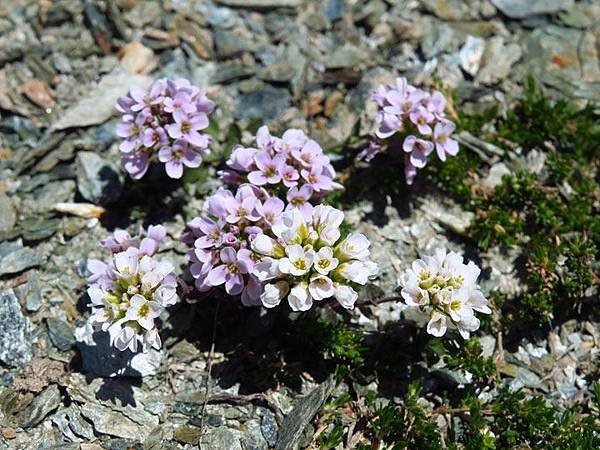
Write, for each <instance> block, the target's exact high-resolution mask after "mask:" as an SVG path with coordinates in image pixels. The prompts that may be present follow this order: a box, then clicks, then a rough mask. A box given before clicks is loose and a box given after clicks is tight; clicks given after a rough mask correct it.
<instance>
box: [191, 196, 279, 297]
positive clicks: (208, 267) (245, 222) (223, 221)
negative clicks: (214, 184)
mask: <svg viewBox="0 0 600 450" xmlns="http://www.w3.org/2000/svg"><path fill="white" fill-rule="evenodd" d="M284 206H285V205H284V202H283V201H282V200H280V199H279V198H276V197H271V196H269V194H268V193H267V192H266V191H264V190H263V189H260V188H258V187H256V186H253V185H251V184H243V185H241V186H239V187H238V189H237V191H236V192H235V193H232V192H231V191H230V190H228V189H220V190H218V191H217V192H216V193H215V194H213V195H212V196H210V197H209V198H208V199H207V201H206V202H205V207H204V211H203V214H202V215H201V216H199V217H196V218H194V219H193V220H192V221H191V222H189V223H188V230H189V231H188V232H187V233H186V234H185V235H184V236H183V238H182V239H183V241H184V242H185V243H187V244H188V246H189V247H190V251H189V252H188V255H189V258H190V272H191V274H192V276H193V277H194V279H195V286H196V288H197V289H198V290H199V291H200V292H206V291H208V290H210V289H212V288H214V287H218V286H223V287H224V288H225V292H227V294H229V295H232V296H237V295H241V300H242V303H243V304H244V305H246V306H250V305H257V304H260V302H259V295H260V293H261V289H262V286H261V283H260V282H259V281H258V280H257V279H256V278H255V277H253V276H252V275H251V274H252V271H253V269H254V265H255V262H256V258H257V255H255V254H254V253H253V252H252V249H251V246H250V243H251V242H252V241H253V240H254V238H255V237H256V236H257V235H259V234H261V233H263V232H267V231H268V230H269V229H270V228H271V227H272V226H273V225H274V224H275V223H277V222H278V221H279V220H280V218H281V214H282V212H283V210H284Z"/></svg>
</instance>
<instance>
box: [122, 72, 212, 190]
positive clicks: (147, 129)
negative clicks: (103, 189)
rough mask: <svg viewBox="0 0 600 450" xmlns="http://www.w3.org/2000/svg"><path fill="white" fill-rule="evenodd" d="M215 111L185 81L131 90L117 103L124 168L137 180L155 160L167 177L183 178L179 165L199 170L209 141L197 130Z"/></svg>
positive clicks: (206, 99) (198, 91)
mask: <svg viewBox="0 0 600 450" xmlns="http://www.w3.org/2000/svg"><path fill="white" fill-rule="evenodd" d="M214 109H215V104H214V102H212V101H211V100H209V99H208V98H207V97H206V95H205V94H204V93H202V92H201V91H200V90H199V89H198V88H197V87H195V86H192V85H191V84H190V82H189V81H187V80H185V79H177V80H167V79H164V78H163V79H160V80H157V81H155V82H154V84H153V85H152V87H151V88H150V91H147V90H145V89H142V88H140V87H134V88H132V89H131V90H130V91H129V94H128V95H127V96H125V97H120V98H119V100H118V101H117V110H118V111H119V112H121V113H122V114H123V116H122V118H121V122H120V123H119V124H118V125H117V135H118V136H119V137H120V138H121V144H120V146H119V149H120V150H121V161H122V163H123V167H124V168H125V170H126V171H127V172H128V173H129V174H130V175H131V177H132V178H134V179H139V178H141V177H143V176H144V174H145V173H146V171H147V170H148V166H149V163H150V161H151V160H152V159H153V158H158V160H159V161H160V162H162V163H164V164H165V170H166V172H167V175H168V176H169V177H171V178H181V176H182V175H183V166H186V167H198V166H200V164H201V163H202V155H203V154H206V153H208V151H209V150H208V145H209V144H210V142H211V137H210V136H209V135H208V134H205V133H202V132H201V130H203V129H205V128H206V127H208V115H209V114H210V113H212V111H213V110H214Z"/></svg>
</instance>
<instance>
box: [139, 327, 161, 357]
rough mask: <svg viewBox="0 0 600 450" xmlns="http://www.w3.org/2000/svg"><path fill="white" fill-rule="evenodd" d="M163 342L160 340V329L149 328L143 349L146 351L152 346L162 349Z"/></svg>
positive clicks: (145, 335)
mask: <svg viewBox="0 0 600 450" xmlns="http://www.w3.org/2000/svg"><path fill="white" fill-rule="evenodd" d="M161 345H162V342H161V340H160V335H159V334H158V330H148V331H146V334H144V339H143V350H144V351H145V352H147V351H148V349H149V348H150V347H152V348H155V349H156V350H160V347H161Z"/></svg>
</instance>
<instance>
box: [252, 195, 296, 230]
mask: <svg viewBox="0 0 600 450" xmlns="http://www.w3.org/2000/svg"><path fill="white" fill-rule="evenodd" d="M288 196H289V193H288ZM284 206H285V205H284V203H283V201H282V200H280V199H278V198H277V197H271V198H269V199H267V200H266V201H265V202H264V203H260V202H259V203H257V204H256V210H257V211H258V213H259V214H260V217H261V218H262V220H264V221H265V222H266V223H267V224H268V225H273V224H274V223H275V222H276V221H277V219H278V218H279V217H280V216H281V213H282V212H283V208H284ZM259 230H260V229H259Z"/></svg>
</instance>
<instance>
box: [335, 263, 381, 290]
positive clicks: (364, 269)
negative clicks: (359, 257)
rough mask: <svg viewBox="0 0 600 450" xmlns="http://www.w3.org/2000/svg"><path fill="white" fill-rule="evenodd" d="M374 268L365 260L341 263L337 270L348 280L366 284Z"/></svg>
mask: <svg viewBox="0 0 600 450" xmlns="http://www.w3.org/2000/svg"><path fill="white" fill-rule="evenodd" d="M372 270H373V269H372V267H371V266H370V265H367V264H365V263H364V262H363V261H348V262H345V263H343V264H340V265H339V266H338V268H337V269H336V271H335V272H336V273H337V274H338V275H340V276H341V277H343V278H345V279H346V280H348V281H352V282H353V283H358V284H360V285H365V284H367V281H369V277H370V276H372Z"/></svg>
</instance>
